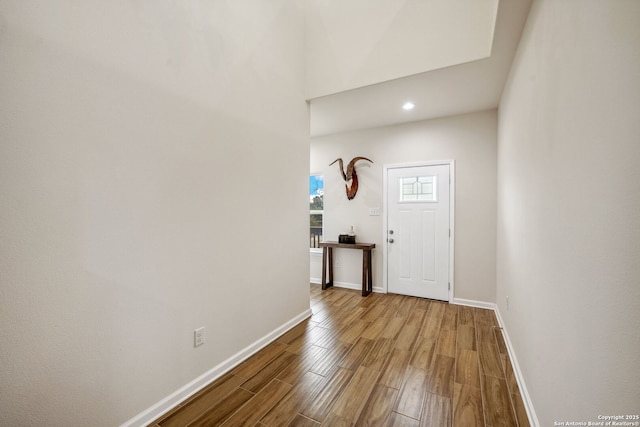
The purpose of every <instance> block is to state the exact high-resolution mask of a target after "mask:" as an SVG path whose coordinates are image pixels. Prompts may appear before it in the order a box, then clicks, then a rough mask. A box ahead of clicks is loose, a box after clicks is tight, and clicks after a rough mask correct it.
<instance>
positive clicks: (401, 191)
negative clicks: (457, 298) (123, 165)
mask: <svg viewBox="0 0 640 427" xmlns="http://www.w3.org/2000/svg"><path fill="white" fill-rule="evenodd" d="M386 178H387V206H386V208H387V209H386V212H387V230H386V232H387V235H386V238H387V243H386V244H387V285H388V291H389V292H391V293H396V294H403V295H412V296H417V297H422V298H431V299H437V300H443V301H448V300H449V253H450V252H449V244H450V241H449V239H450V238H449V235H450V231H449V227H450V224H449V209H450V208H449V198H450V191H449V190H450V188H449V187H450V182H449V180H450V178H449V165H448V164H441V165H433V166H414V167H398V168H389V169H387V177H386Z"/></svg>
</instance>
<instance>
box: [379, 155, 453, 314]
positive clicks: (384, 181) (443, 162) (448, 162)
mask: <svg viewBox="0 0 640 427" xmlns="http://www.w3.org/2000/svg"><path fill="white" fill-rule="evenodd" d="M438 165H449V229H450V230H451V235H450V237H449V284H450V286H449V297H448V301H449V302H451V301H453V290H454V276H453V272H454V254H455V251H454V242H455V204H456V203H455V200H456V198H455V176H456V174H455V160H439V161H424V162H413V163H393V164H384V165H382V206H383V213H384V214H383V216H382V240H381V241H382V243H383V245H382V292H383V293H385V294H386V293H388V292H389V281H388V279H389V278H388V266H387V262H388V254H387V221H388V218H387V216H388V200H387V190H388V176H389V173H388V172H389V169H401V168H413V167H421V166H438Z"/></svg>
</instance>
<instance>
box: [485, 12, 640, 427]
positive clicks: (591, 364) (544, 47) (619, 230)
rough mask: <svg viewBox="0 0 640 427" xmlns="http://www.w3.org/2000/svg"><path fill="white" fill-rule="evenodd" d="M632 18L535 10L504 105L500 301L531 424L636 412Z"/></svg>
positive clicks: (639, 261)
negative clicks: (532, 416)
mask: <svg viewBox="0 0 640 427" xmlns="http://www.w3.org/2000/svg"><path fill="white" fill-rule="evenodd" d="M639 17H640V2H637V1H633V0H631V1H630V0H615V1H606V2H602V1H597V0H595V1H594V0H588V1H583V0H566V1H560V2H558V1H536V2H535V3H534V4H533V6H532V9H531V12H530V15H529V18H528V21H527V26H526V28H525V31H524V33H523V36H522V40H521V42H520V46H519V49H518V53H517V55H516V59H515V61H514V63H513V65H512V69H511V74H510V79H509V81H508V83H507V87H506V89H505V92H504V94H503V97H502V101H501V104H500V110H499V111H500V113H499V121H498V123H499V125H498V127H499V132H498V244H497V246H498V256H497V259H498V269H497V277H498V289H497V292H498V294H497V302H498V306H499V310H500V313H501V316H502V318H503V320H504V322H505V326H506V330H507V332H508V334H509V336H510V338H511V342H512V344H513V346H514V349H515V353H516V355H517V358H518V362H519V366H520V368H521V370H522V374H523V377H524V379H525V382H526V384H527V387H528V390H529V393H530V397H531V401H532V402H533V405H534V407H535V410H536V412H537V416H538V420H539V422H540V425H541V426H549V425H554V424H553V423H554V422H556V421H561V422H566V421H585V422H587V421H598V418H597V417H598V415H616V414H618V415H619V414H637V412H638V397H639V396H640V359H639V358H638V353H639V352H640V334H638V327H639V326H640V287H639V286H638V284H639V283H640V215H638V212H640V168H639V167H638V165H640V143H639V139H638V135H640V121H639V120H638V117H640V85H639V84H638V81H639V80H638V77H639V76H640V55H639V54H638V52H639V50H638V48H639V47H640V26H638V25H637V24H638V18H639ZM507 297H508V298H509V305H507V302H506V299H507Z"/></svg>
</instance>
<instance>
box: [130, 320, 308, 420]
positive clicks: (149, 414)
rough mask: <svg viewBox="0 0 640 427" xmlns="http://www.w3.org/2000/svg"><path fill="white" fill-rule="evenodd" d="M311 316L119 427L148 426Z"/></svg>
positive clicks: (273, 334) (272, 334)
mask: <svg viewBox="0 0 640 427" xmlns="http://www.w3.org/2000/svg"><path fill="white" fill-rule="evenodd" d="M310 316H311V309H308V310H306V311H304V312H302V313H300V314H299V315H297V316H296V317H294V318H293V319H291V320H289V321H288V322H286V323H285V324H283V325H282V326H280V327H278V328H276V329H274V330H273V331H271V332H270V333H268V334H267V335H265V336H264V337H262V338H260V339H259V340H257V341H256V342H254V343H253V344H251V345H249V346H248V347H246V348H244V349H243V350H241V351H239V352H238V353H236V354H234V355H233V356H231V357H230V358H228V359H227V360H225V361H224V362H222V363H220V364H218V365H217V366H214V367H213V368H211V369H210V370H209V371H207V372H205V373H204V374H202V375H200V376H199V377H198V378H196V379H195V380H193V381H191V382H190V383H188V384H186V385H185V386H183V387H182V388H180V389H179V390H177V391H175V392H174V393H172V394H170V395H169V396H167V397H165V398H164V399H162V400H161V401H160V402H158V403H156V404H155V405H153V406H151V407H150V408H148V409H146V410H144V411H142V412H141V413H139V414H138V415H136V416H135V417H133V418H131V419H130V420H128V421H126V422H125V423H124V424H122V425H121V426H120V427H134V426H143V425H144V426H146V425H148V424H150V423H151V422H152V421H154V420H156V419H158V418H160V417H161V416H162V415H164V414H166V413H167V412H168V411H170V410H171V409H173V408H174V407H175V406H176V405H178V404H179V403H180V402H182V401H184V400H185V399H187V398H189V397H190V396H192V395H194V394H195V393H196V392H198V391H199V390H201V389H202V388H204V387H206V386H207V385H209V384H211V383H212V382H213V381H215V380H217V379H218V378H220V377H221V376H222V375H224V374H225V373H227V372H228V371H230V370H231V369H232V368H234V367H235V366H237V365H238V364H240V363H241V362H243V361H244V360H246V359H248V358H249V357H250V356H253V355H254V354H255V353H257V352H258V351H259V350H261V349H262V348H264V347H266V346H267V345H268V344H270V343H272V342H273V341H274V340H275V339H276V338H278V337H279V336H280V335H282V334H284V333H285V332H287V331H288V330H289V329H291V328H293V327H294V326H296V325H297V324H299V323H300V322H302V321H303V320H305V319H307V318H309V317H310Z"/></svg>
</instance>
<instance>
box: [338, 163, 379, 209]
mask: <svg viewBox="0 0 640 427" xmlns="http://www.w3.org/2000/svg"><path fill="white" fill-rule="evenodd" d="M358 160H366V161H368V162H371V163H373V161H371V160H369V159H367V158H366V157H354V158H353V159H351V161H350V162H349V164H348V165H347V171H346V172H345V171H344V163H342V159H335V160H334V161H333V162H331V163H329V166H331V165H332V164H334V163H335V162H338V164H339V165H340V173H341V174H342V179H344V182H345V185H344V186H345V188H346V190H347V199H349V200H351V199H353V198H354V197H356V193H357V192H358V175H357V174H356V162H357V161H358Z"/></svg>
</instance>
